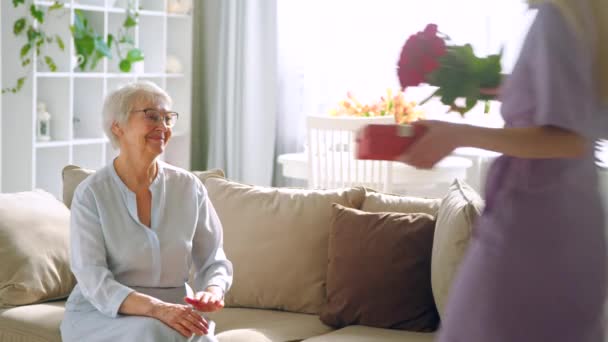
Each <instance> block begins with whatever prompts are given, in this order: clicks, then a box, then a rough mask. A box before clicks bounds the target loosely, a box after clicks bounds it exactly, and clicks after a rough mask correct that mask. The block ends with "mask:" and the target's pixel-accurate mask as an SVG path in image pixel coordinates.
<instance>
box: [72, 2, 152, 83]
mask: <svg viewBox="0 0 608 342" xmlns="http://www.w3.org/2000/svg"><path fill="white" fill-rule="evenodd" d="M74 13H75V17H74V25H72V26H71V27H70V30H71V31H72V36H73V38H74V46H75V48H76V53H77V55H78V56H82V58H80V59H79V63H78V67H79V68H80V70H82V71H85V70H86V69H87V68H88V69H89V70H92V69H95V67H96V66H97V63H98V62H99V61H100V60H101V59H102V58H104V57H107V58H110V59H111V58H112V52H111V50H112V46H114V47H115V48H116V54H117V56H118V58H119V60H120V61H119V64H118V66H119V69H120V70H121V71H122V72H129V71H131V67H132V66H133V64H134V63H136V62H139V61H143V59H144V55H143V53H142V52H141V50H140V49H138V48H136V47H135V41H134V39H133V29H134V28H135V27H136V26H137V17H138V14H137V12H136V11H135V10H134V9H133V3H132V1H129V5H128V7H127V11H126V18H125V20H124V21H123V24H122V27H120V28H119V30H118V33H117V35H116V36H114V35H112V34H108V35H107V37H106V39H105V40H104V38H103V37H102V36H101V35H99V34H98V33H97V32H95V30H94V29H93V28H92V27H91V26H90V25H89V22H88V20H87V18H86V16H85V15H84V14H83V13H82V11H80V10H76V11H74Z"/></svg>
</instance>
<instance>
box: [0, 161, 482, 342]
mask: <svg viewBox="0 0 608 342" xmlns="http://www.w3.org/2000/svg"><path fill="white" fill-rule="evenodd" d="M90 172H92V171H88V170H84V169H79V168H76V167H72V166H69V167H66V169H64V174H63V176H64V202H65V203H66V205H68V207H69V204H70V202H71V196H72V193H73V190H74V188H75V186H76V185H77V184H78V183H79V182H80V181H81V180H82V179H84V178H85V177H86V176H87V175H88V174H90ZM195 174H196V175H197V176H198V177H199V178H200V179H201V180H202V181H203V183H204V184H205V186H206V188H207V190H208V192H209V196H210V198H211V200H212V203H213V205H214V206H215V208H216V210H217V212H218V215H219V216H220V219H221V220H222V224H223V226H224V247H225V250H226V253H227V254H228V257H229V258H230V259H231V260H232V262H233V263H234V267H235V279H234V285H233V287H232V289H231V290H230V292H229V294H228V295H227V297H226V303H227V307H226V308H225V309H223V310H222V311H220V312H218V313H214V314H212V315H210V318H212V319H213V320H214V321H215V322H216V335H217V336H218V339H219V340H220V341H246V342H256V341H273V342H274V341H277V342H278V341H307V342H332V341H355V342H356V341H380V342H382V341H387V342H388V341H401V342H431V341H433V339H434V336H435V334H434V333H432V332H430V333H423V332H409V331H403V330H392V329H382V328H373V327H368V326H361V325H351V326H347V327H344V328H340V329H334V328H332V327H330V326H328V325H326V324H324V323H322V322H321V320H320V319H319V313H320V311H321V310H322V308H323V305H324V302H325V301H326V299H327V298H326V296H327V295H326V291H325V277H326V273H327V260H328V257H327V255H328V254H327V253H328V234H329V229H330V226H331V222H332V217H331V215H332V214H331V213H332V212H331V204H332V203H340V204H341V205H343V206H345V207H351V208H356V209H361V210H363V211H366V212H401V213H413V212H414V213H415V212H424V213H428V214H431V215H433V216H434V217H435V218H436V224H435V235H434V240H433V246H432V260H431V265H432V269H431V275H432V277H431V281H430V283H431V285H432V293H433V296H434V300H435V303H436V304H437V308H438V311H439V313H440V314H441V312H442V310H443V307H444V306H445V301H446V297H447V293H448V289H449V287H450V284H451V281H452V279H453V277H454V274H455V272H456V269H457V267H458V264H459V262H460V259H461V257H462V255H463V253H464V251H465V250H466V247H467V244H468V240H469V236H470V232H471V227H472V224H473V221H474V220H475V218H476V217H477V216H478V215H479V212H480V210H481V206H482V201H481V199H480V197H479V196H478V195H477V194H476V193H475V192H474V191H473V190H472V189H470V188H469V187H467V186H466V185H465V184H462V183H461V182H458V181H455V183H454V184H453V185H452V186H451V188H450V190H449V192H448V194H446V196H445V197H444V198H443V199H422V198H413V197H402V196H396V195H388V194H381V193H377V192H374V191H371V190H369V189H364V188H349V189H336V190H303V189H286V188H283V189H281V188H264V187H256V186H249V185H244V184H239V183H236V182H231V181H229V180H226V179H224V178H223V174H222V173H221V172H219V171H210V172H198V173H195ZM2 200H3V199H2V198H0V207H1V205H2V203H1V202H2ZM4 200H7V199H6V198H5V199H4ZM0 214H1V213H0ZM0 247H1V246H0ZM0 249H1V248H0ZM0 257H1V255H0ZM4 281H5V280H4V279H0V287H1V286H2V282H4ZM1 296H2V291H1V290H0V298H1ZM63 305H64V301H62V300H60V301H50V302H43V303H38V304H31V305H21V306H16V307H9V308H3V309H0V341H7V342H8V341H11V342H12V341H28V342H34V341H60V334H59V325H60V322H61V319H62V315H63V312H64V307H63Z"/></svg>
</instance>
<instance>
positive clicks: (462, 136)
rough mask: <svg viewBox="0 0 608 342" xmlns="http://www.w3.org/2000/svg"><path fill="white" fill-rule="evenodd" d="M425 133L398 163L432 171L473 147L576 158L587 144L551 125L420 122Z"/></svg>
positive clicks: (525, 155)
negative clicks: (454, 153) (449, 157)
mask: <svg viewBox="0 0 608 342" xmlns="http://www.w3.org/2000/svg"><path fill="white" fill-rule="evenodd" d="M414 124H415V125H422V126H425V127H426V132H425V134H424V135H422V136H421V137H420V138H419V139H418V140H417V141H416V142H414V143H413V144H412V145H411V146H410V147H409V148H408V150H407V151H406V152H405V153H404V154H403V155H402V156H401V158H400V160H401V161H403V162H405V163H408V164H410V165H413V166H415V167H419V168H431V167H433V165H435V164H436V163H437V162H439V161H440V160H441V159H443V158H444V157H446V156H447V155H449V154H450V153H452V151H454V149H456V148H458V147H476V148H481V149H485V150H490V151H495V152H498V153H502V154H505V155H509V156H513V157H519V158H579V157H582V156H583V155H584V154H585V153H586V151H587V150H588V149H587V145H588V144H589V142H588V141H587V140H586V139H585V138H584V137H582V136H580V135H578V134H576V133H574V132H571V131H567V130H564V129H561V128H558V127H553V126H536V127H523V128H484V127H477V126H471V125H464V124H454V123H449V122H442V121H430V120H429V121H419V122H416V123H414Z"/></svg>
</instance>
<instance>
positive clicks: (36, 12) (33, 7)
mask: <svg viewBox="0 0 608 342" xmlns="http://www.w3.org/2000/svg"><path fill="white" fill-rule="evenodd" d="M30 14H31V15H32V17H34V18H35V19H36V20H38V22H39V23H41V24H42V23H44V12H42V11H41V10H39V9H38V8H36V5H34V4H32V5H31V6H30Z"/></svg>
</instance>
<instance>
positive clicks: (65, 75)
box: [34, 71, 185, 78]
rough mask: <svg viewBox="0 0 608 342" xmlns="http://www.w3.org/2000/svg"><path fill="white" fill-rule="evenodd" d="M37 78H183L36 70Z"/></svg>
mask: <svg viewBox="0 0 608 342" xmlns="http://www.w3.org/2000/svg"><path fill="white" fill-rule="evenodd" d="M34 75H35V76H36V77H38V78H69V77H74V78H104V77H105V78H161V77H166V78H183V77H185V75H184V74H181V73H180V74H177V73H171V74H169V73H143V74H138V73H105V74H104V73H103V72H51V71H45V72H36V73H35V74H34Z"/></svg>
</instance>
